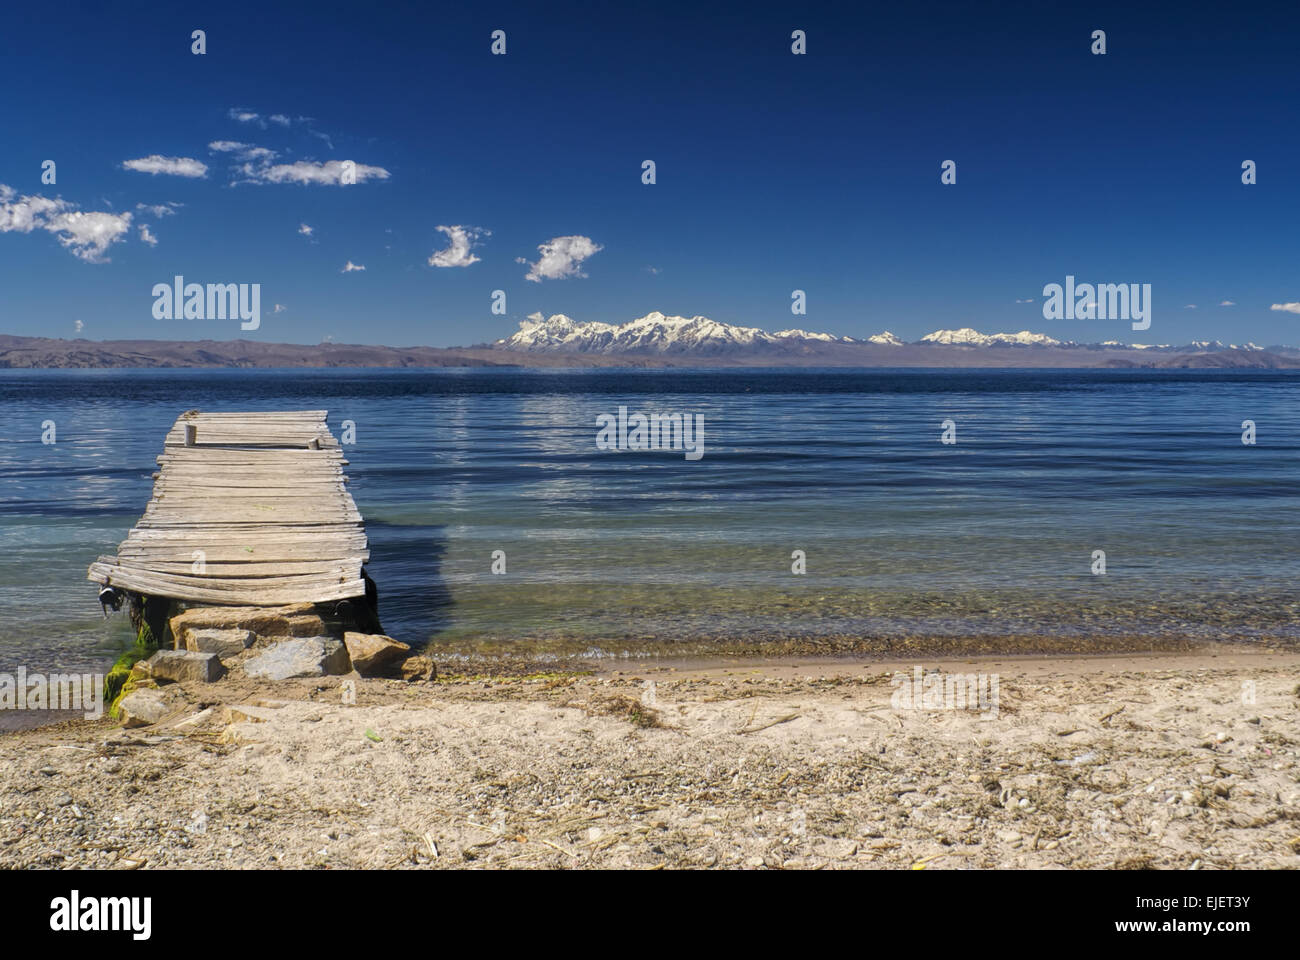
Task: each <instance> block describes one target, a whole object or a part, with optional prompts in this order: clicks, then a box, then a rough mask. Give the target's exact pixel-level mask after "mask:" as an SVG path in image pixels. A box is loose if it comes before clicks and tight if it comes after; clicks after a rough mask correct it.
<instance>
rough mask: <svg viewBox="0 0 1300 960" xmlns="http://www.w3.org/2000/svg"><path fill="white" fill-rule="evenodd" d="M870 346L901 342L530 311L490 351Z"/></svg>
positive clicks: (977, 338) (930, 341)
mask: <svg viewBox="0 0 1300 960" xmlns="http://www.w3.org/2000/svg"><path fill="white" fill-rule="evenodd" d="M830 344H842V345H846V346H847V345H854V344H857V345H862V346H866V345H875V346H889V347H904V346H908V344H906V343H904V341H902V340H901V339H899V338H898V337H896V336H894V334H892V333H890V332H889V331H888V330H886V331H884V332H883V333H878V334H875V335H874V336H871V337H867V338H865V339H854V338H853V337H842V336H835V335H834V334H830V333H816V332H810V331H808V330H797V329H795V330H780V331H778V332H776V333H768V332H767V331H765V330H761V329H759V328H758V327H739V326H734V325H732V324H729V323H719V322H718V321H716V320H710V319H709V318H708V317H699V316H696V317H670V316H665V315H664V314H662V313H659V312H658V311H654V312H652V313H648V314H646V315H645V316H644V317H640V318H638V319H636V320H629V321H628V322H627V323H619V324H614V323H601V322H598V321H588V322H580V321H577V320H573V319H571V318H569V317H566V316H565V315H564V314H562V313H557V314H554V315H552V316H551V317H549V318H547V317H543V316H542V315H541V314H540V313H535V314H533V315H532V316H530V317H528V319H526V320H523V321H520V323H519V330H518V331H517V332H516V333H514V334H513V335H512V336H510V337H506V338H505V339H502V340H498V341H496V343H495V344H493V346H494V347H496V348H499V349H504V350H522V351H534V352H535V351H542V352H563V353H598V354H624V353H629V354H690V355H695V356H711V355H718V354H721V353H729V352H733V351H737V350H745V349H751V350H762V351H770V352H778V353H779V352H788V351H789V350H791V349H795V350H797V349H799V348H801V347H816V346H819V345H830ZM915 345H917V346H926V345H938V346H948V347H1028V348H1034V347H1054V348H1059V349H1089V350H1138V351H1156V352H1178V353H1188V352H1196V353H1213V352H1216V351H1220V350H1243V351H1262V350H1265V349H1267V348H1265V347H1261V346H1258V345H1257V344H1254V343H1246V344H1242V345H1240V346H1238V345H1237V344H1224V343H1222V342H1221V341H1218V340H1213V341H1210V340H1193V341H1192V342H1191V343H1189V344H1185V345H1182V346H1173V345H1171V344H1167V343H1162V344H1146V343H1121V342H1120V341H1118V340H1106V341H1103V342H1101V343H1090V344H1081V343H1076V342H1075V341H1073V340H1057V339H1056V338H1054V337H1049V336H1048V335H1047V334H1044V333H1032V332H1030V331H1028V330H1021V331H1020V332H1019V333H991V334H984V333H980V332H979V331H978V330H973V329H971V328H970V327H961V328H960V329H957V330H936V331H934V332H933V333H927V334H926V335H925V336H924V337H922V338H921V339H920V340H918V341H916V343H915Z"/></svg>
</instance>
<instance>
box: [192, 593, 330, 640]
mask: <svg viewBox="0 0 1300 960" xmlns="http://www.w3.org/2000/svg"><path fill="white" fill-rule="evenodd" d="M171 630H172V636H173V637H175V639H176V645H177V647H186V648H188V635H189V632H190V631H192V630H251V631H253V633H255V634H257V636H259V637H311V636H320V635H321V634H323V633H325V622H324V621H323V620H322V619H321V617H320V615H319V614H317V613H316V607H315V605H313V604H310V603H295V604H290V605H288V606H283V607H195V608H193V609H192V610H186V611H185V612H184V613H178V614H177V615H176V616H174V617H172V619H171Z"/></svg>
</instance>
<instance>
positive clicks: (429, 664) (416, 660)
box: [398, 656, 438, 681]
mask: <svg viewBox="0 0 1300 960" xmlns="http://www.w3.org/2000/svg"><path fill="white" fill-rule="evenodd" d="M398 669H399V671H400V674H399V675H400V676H401V678H402V679H403V680H407V681H416V680H436V679H437V678H438V667H437V666H436V665H435V664H434V662H433V660H432V659H431V658H430V657H422V656H414V657H407V658H406V659H405V660H403V661H402V663H401V666H400V667H399V668H398Z"/></svg>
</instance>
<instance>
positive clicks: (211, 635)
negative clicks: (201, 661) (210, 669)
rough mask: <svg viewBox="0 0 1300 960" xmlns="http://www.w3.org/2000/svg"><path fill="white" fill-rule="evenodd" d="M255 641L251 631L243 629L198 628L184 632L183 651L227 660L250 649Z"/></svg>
mask: <svg viewBox="0 0 1300 960" xmlns="http://www.w3.org/2000/svg"><path fill="white" fill-rule="evenodd" d="M255 639H257V637H256V635H255V634H254V633H253V631H252V630H245V629H244V628H243V627H199V628H192V629H188V630H186V631H185V649H186V650H192V651H193V652H195V653H215V654H216V655H217V656H218V657H220V658H221V659H223V660H228V659H230V658H231V657H237V656H239V655H240V654H241V653H243V652H244V651H245V650H247V649H248V648H249V647H251V646H252V645H253V641H254V640H255Z"/></svg>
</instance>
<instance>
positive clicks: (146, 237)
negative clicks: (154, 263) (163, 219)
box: [140, 223, 158, 247]
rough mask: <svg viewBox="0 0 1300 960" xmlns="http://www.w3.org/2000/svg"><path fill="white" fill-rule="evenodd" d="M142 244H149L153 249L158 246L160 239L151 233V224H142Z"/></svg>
mask: <svg viewBox="0 0 1300 960" xmlns="http://www.w3.org/2000/svg"><path fill="white" fill-rule="evenodd" d="M140 242H141V243H147V244H149V246H151V247H156V246H158V238H157V237H155V236H154V235H153V234H152V233H150V232H149V224H147V223H142V224H140Z"/></svg>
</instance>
